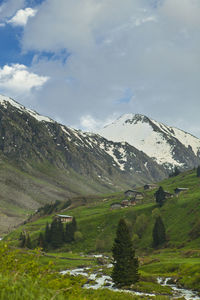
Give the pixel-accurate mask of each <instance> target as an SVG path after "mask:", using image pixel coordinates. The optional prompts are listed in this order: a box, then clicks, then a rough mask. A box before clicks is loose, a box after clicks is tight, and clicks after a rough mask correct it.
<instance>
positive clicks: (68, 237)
mask: <svg viewBox="0 0 200 300" xmlns="http://www.w3.org/2000/svg"><path fill="white" fill-rule="evenodd" d="M73 240H74V231H73V226H72V222H70V223H67V224H66V227H65V242H66V243H71V242H73Z"/></svg>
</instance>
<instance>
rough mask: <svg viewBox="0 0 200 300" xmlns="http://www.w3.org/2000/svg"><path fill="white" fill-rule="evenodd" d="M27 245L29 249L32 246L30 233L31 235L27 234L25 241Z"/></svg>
mask: <svg viewBox="0 0 200 300" xmlns="http://www.w3.org/2000/svg"><path fill="white" fill-rule="evenodd" d="M25 246H26V247H27V248H29V249H31V248H32V243H31V238H30V235H29V234H27V236H26V243H25Z"/></svg>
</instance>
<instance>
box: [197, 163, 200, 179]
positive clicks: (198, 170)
mask: <svg viewBox="0 0 200 300" xmlns="http://www.w3.org/2000/svg"><path fill="white" fill-rule="evenodd" d="M197 177H200V166H198V167H197Z"/></svg>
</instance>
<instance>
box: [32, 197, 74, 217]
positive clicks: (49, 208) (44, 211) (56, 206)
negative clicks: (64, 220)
mask: <svg viewBox="0 0 200 300" xmlns="http://www.w3.org/2000/svg"><path fill="white" fill-rule="evenodd" d="M70 205H71V200H67V201H65V202H61V201H59V200H56V201H55V202H54V203H47V204H45V205H44V206H42V207H40V208H39V209H38V210H37V213H40V215H51V214H52V213H54V212H57V211H59V210H61V209H65V208H67V207H68V206H70Z"/></svg>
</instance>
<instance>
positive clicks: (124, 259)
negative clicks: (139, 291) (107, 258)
mask: <svg viewBox="0 0 200 300" xmlns="http://www.w3.org/2000/svg"><path fill="white" fill-rule="evenodd" d="M112 253H113V265H114V267H113V270H112V275H111V276H112V279H113V281H114V283H115V284H116V285H117V286H121V287H122V286H130V285H131V284H133V283H135V282H137V281H138V280H139V274H138V259H137V258H135V251H134V248H133V244H132V241H131V236H130V232H129V230H128V227H127V224H126V222H125V221H124V219H121V220H120V221H119V223H118V227H117V232H116V238H115V240H114V244H113V248H112Z"/></svg>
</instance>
